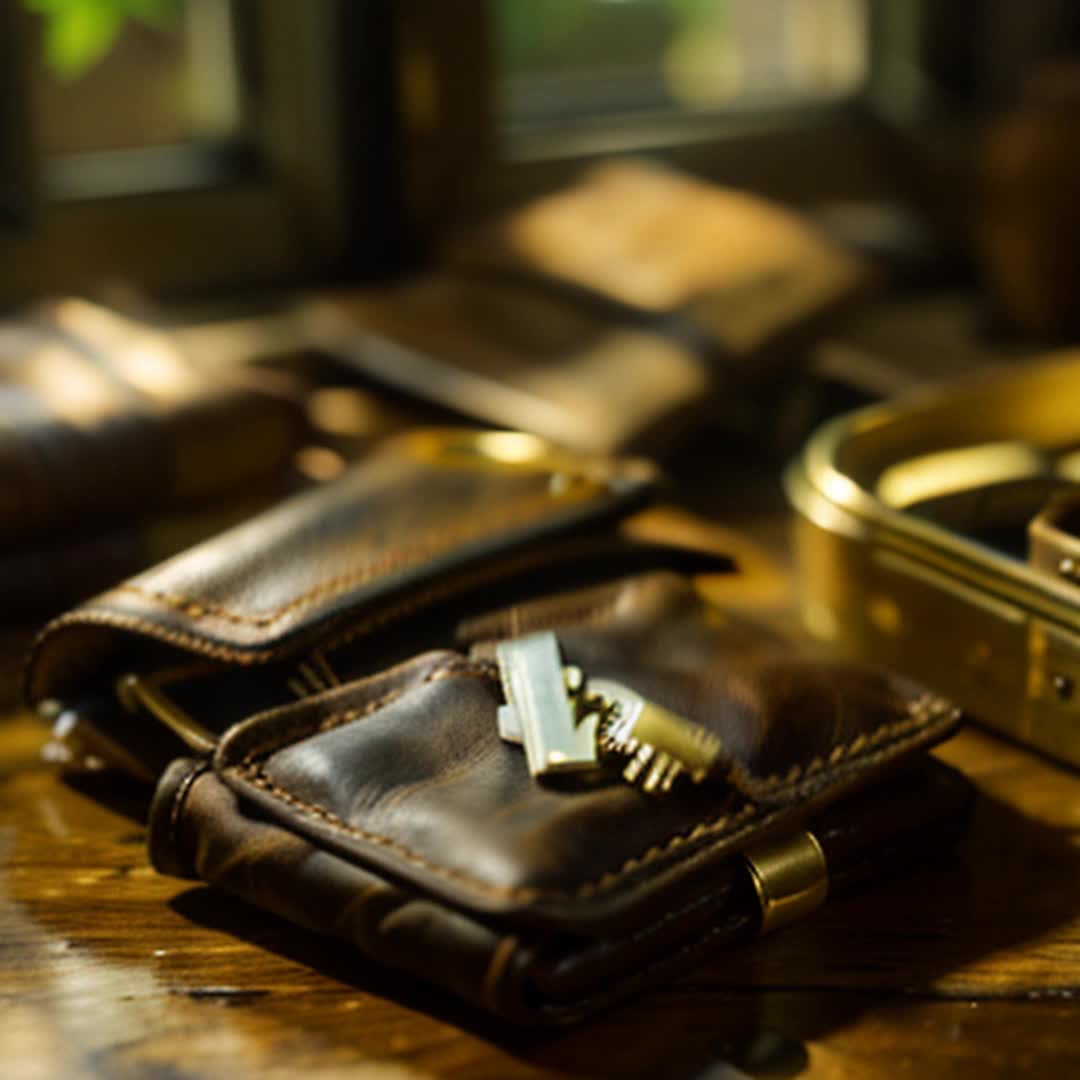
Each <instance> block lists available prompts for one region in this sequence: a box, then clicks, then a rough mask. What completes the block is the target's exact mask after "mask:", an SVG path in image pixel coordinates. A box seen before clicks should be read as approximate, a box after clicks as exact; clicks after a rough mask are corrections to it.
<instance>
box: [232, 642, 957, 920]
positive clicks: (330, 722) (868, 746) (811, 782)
mask: <svg viewBox="0 0 1080 1080" xmlns="http://www.w3.org/2000/svg"><path fill="white" fill-rule="evenodd" d="M454 663H455V662H451V663H450V664H446V665H442V666H440V667H438V668H435V669H434V670H433V671H431V672H429V673H428V674H427V675H426V676H425V677H424V679H423V680H422V682H424V683H426V682H430V681H434V680H435V679H436V678H450V677H453V676H454V675H455V674H458V672H456V671H453V670H450V669H451V668H452V667H453V664H454ZM412 688H413V687H412V686H408V687H401V688H398V689H396V690H394V691H392V692H390V693H389V694H386V695H384V696H383V697H382V698H380V699H378V701H377V702H371V703H369V705H370V706H371V708H370V709H369V710H367V711H366V712H365V715H370V713H372V712H375V711H377V710H378V709H379V708H382V707H384V706H385V705H387V704H389V703H390V702H391V701H393V700H395V699H396V698H398V697H400V696H401V695H402V694H404V693H405V692H407V691H408V690H410V689H412ZM918 705H919V702H914V703H912V705H911V706H909V712H908V715H907V716H905V717H902V718H901V719H899V720H893V721H890V722H887V723H886V724H882V725H881V726H880V727H878V728H876V729H875V730H874V731H873V732H871V733H861V734H860V735H858V736H856V737H855V738H854V739H852V740H851V741H850V742H849V743H846V744H836V745H834V746H833V748H832V749H831V751H830V753H829V762H830V764H831V765H832V768H831V769H830V768H829V766H827V765H825V764H822V765H821V766H820V767H819V768H818V769H815V770H814V772H813V774H812V777H803V776H802V774H801V772H800V773H799V774H798V775H796V776H795V777H794V778H792V774H791V773H788V774H787V775H785V776H782V777H775V776H774V777H766V778H764V779H763V780H761V781H759V783H761V784H764V785H767V786H768V788H769V790H770V791H771V792H772V793H773V795H774V796H779V795H799V794H804V793H805V792H806V789H807V788H808V787H810V788H811V789H813V788H824V787H825V786H827V785H828V784H829V783H830V782H831V781H836V780H839V779H841V778H843V777H844V776H845V775H847V774H849V773H851V772H852V771H854V769H855V768H856V767H858V766H861V765H869V766H872V765H874V764H875V763H877V762H879V761H881V760H882V759H884V758H887V757H889V756H890V755H892V754H897V753H899V752H900V751H901V750H902V749H903V748H904V747H905V746H907V745H909V744H912V743H917V742H919V741H920V739H921V738H923V737H927V738H929V737H932V736H933V735H935V734H945V733H946V732H947V731H948V730H949V729H950V728H951V727H952V726H953V725H954V724H955V723H956V720H957V716H956V715H954V714H952V713H946V714H943V715H935V714H932V713H929V712H923V713H920V712H917V711H914V710H915V709H916V707H917V706H918ZM351 712H352V710H345V711H344V712H343V713H340V714H335V715H333V716H331V717H326V718H324V719H323V721H322V722H321V723H320V725H319V729H318V730H319V731H329V730H332V729H333V728H335V727H337V726H340V725H342V724H345V723H348V722H349V720H350V719H354V718H355V717H352V716H350V715H349V714H350V713H351ZM311 734H313V732H308V733H307V734H303V733H300V734H299V735H297V734H296V733H293V737H294V738H307V737H309V736H310V735H311ZM892 735H895V736H896V738H895V739H894V740H893V741H892V742H886V743H885V745H879V744H881V743H882V742H884V741H885V740H886V739H888V738H889V737H890V736H892ZM286 741H288V740H286ZM273 752H274V750H273V749H271V750H269V751H265V752H264V755H263V756H265V754H266V753H273ZM258 756H259V755H258V754H250V755H248V757H247V758H245V759H244V760H243V761H241V762H239V763H237V764H235V765H230V766H227V767H226V768H225V769H224V772H227V773H231V774H232V775H233V776H234V777H236V778H238V779H239V780H241V781H246V782H247V783H250V784H252V785H253V786H254V787H257V788H259V789H260V790H261V791H264V792H265V793H266V794H267V795H269V796H270V797H272V798H274V799H276V800H278V801H279V802H282V803H284V804H285V805H287V806H290V807H292V808H293V809H294V810H296V811H298V812H300V813H304V814H307V815H308V816H314V817H317V818H319V819H320V820H321V821H323V822H324V823H325V824H326V825H328V826H330V827H331V828H333V829H335V830H337V831H339V832H343V833H345V834H346V835H349V836H353V837H355V838H357V839H360V840H362V841H364V842H365V843H370V844H374V845H376V846H378V847H383V848H386V849H387V850H390V851H392V852H394V853H395V854H396V855H398V856H399V857H400V858H402V859H404V860H405V861H406V862H409V863H412V864H413V865H415V866H418V867H419V868H421V869H423V870H425V871H427V872H430V873H432V874H435V875H436V876H440V877H443V878H445V879H446V880H449V881H452V882H456V883H459V884H461V885H463V886H466V887H467V888H469V889H471V890H472V891H473V892H475V893H476V894H478V895H481V896H483V895H487V896H491V897H495V898H499V899H512V900H518V901H522V902H526V903H529V902H536V901H543V900H549V901H560V900H572V899H579V898H583V897H589V896H596V895H600V894H602V893H605V892H608V891H610V890H612V889H613V888H615V887H617V886H618V885H619V884H621V883H622V882H623V880H625V879H626V878H628V877H630V876H631V875H633V874H634V873H636V872H637V871H640V870H641V869H643V868H644V867H646V866H649V865H651V864H652V863H654V862H656V861H657V860H660V859H663V858H665V857H666V856H669V855H671V854H672V853H673V852H674V851H675V850H676V849H678V848H680V847H682V846H684V845H689V844H692V843H695V842H697V841H699V840H703V839H705V838H706V837H709V838H713V839H720V838H728V839H732V838H737V837H738V836H741V835H743V834H745V833H746V832H748V831H749V830H750V829H751V828H754V827H757V826H758V825H760V824H761V823H762V822H764V821H767V820H768V819H769V817H770V816H776V814H777V813H779V809H778V808H770V809H769V810H766V811H765V812H763V813H759V815H758V816H757V817H756V818H754V819H753V820H752V821H750V822H748V824H747V825H746V826H744V827H742V828H738V827H737V826H738V825H739V824H740V823H741V822H742V821H743V820H745V819H747V818H752V817H753V815H754V814H755V811H758V810H759V809H760V808H759V807H757V806H756V805H755V804H754V803H752V802H747V803H745V804H744V805H743V806H742V807H741V808H740V809H739V810H737V811H735V812H734V813H731V814H724V815H722V816H720V817H719V818H716V819H714V820H712V821H709V822H699V823H698V824H697V825H695V826H694V827H693V828H692V829H691V830H690V831H689V832H686V833H677V834H675V835H674V836H672V837H670V838H669V839H668V840H666V841H664V842H663V843H662V844H659V845H653V846H652V847H650V848H648V849H647V850H645V851H644V852H642V853H641V854H640V855H637V856H632V857H631V858H629V859H627V860H626V861H625V862H624V863H623V864H622V866H620V867H619V868H618V869H616V870H614V871H607V872H606V873H604V874H602V875H601V876H600V877H599V878H596V879H595V880H593V881H589V882H585V883H583V884H582V885H580V886H578V887H577V888H576V889H574V890H572V891H561V890H555V889H540V888H537V887H535V886H503V885H495V884H493V883H491V882H487V881H483V880H481V879H478V878H475V877H473V876H472V875H471V874H468V873H466V872H465V871H462V870H458V869H457V868H454V867H447V866H444V865H442V864H440V863H434V862H431V861H430V860H429V859H427V858H426V857H425V856H423V855H420V854H419V853H418V852H415V851H413V850H412V849H411V848H409V847H408V846H407V845H405V844H402V843H400V842H399V841H396V840H394V839H392V838H390V837H387V836H383V835H381V834H379V833H373V832H370V831H369V830H366V829H362V828H360V827H359V826H356V825H353V824H351V823H350V822H347V821H345V820H344V819H342V818H341V817H340V816H338V815H337V814H335V813H334V812H333V811H331V810H329V809H327V808H326V807H324V806H321V805H318V804H315V803H309V802H306V801H305V800H303V799H300V798H299V797H298V796H296V795H295V794H294V793H293V792H291V791H289V790H288V789H286V788H284V787H282V786H281V785H279V784H278V783H276V781H274V780H273V779H271V778H270V777H269V776H267V775H266V773H265V772H264V771H263V770H262V768H261V766H260V765H259V763H258V762H257V761H256V760H254V759H255V758H256V757H258ZM815 760H817V759H815Z"/></svg>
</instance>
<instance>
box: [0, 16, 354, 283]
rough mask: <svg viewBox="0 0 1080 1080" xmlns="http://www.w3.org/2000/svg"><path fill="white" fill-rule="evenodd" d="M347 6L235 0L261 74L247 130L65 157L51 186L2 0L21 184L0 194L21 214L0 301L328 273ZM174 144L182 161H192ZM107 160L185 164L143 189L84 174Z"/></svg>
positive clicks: (342, 176) (334, 231)
mask: <svg viewBox="0 0 1080 1080" xmlns="http://www.w3.org/2000/svg"><path fill="white" fill-rule="evenodd" d="M347 4H348V0H327V2H320V3H305V4H286V3H280V2H274V0H256V2H255V3H245V4H240V3H235V2H234V3H233V11H234V14H235V16H236V17H238V18H240V19H242V20H243V22H242V24H241V25H242V27H243V29H244V30H246V31H248V34H247V35H246V37H245V44H246V45H249V46H250V53H251V55H250V56H249V57H247V59H249V60H250V61H251V62H252V67H253V70H254V71H255V72H257V75H258V83H257V101H256V107H255V108H254V109H253V110H252V111H251V113H250V114H249V115H248V116H247V117H246V120H247V121H248V123H247V127H248V130H249V131H250V139H249V140H246V141H245V142H244V143H242V144H240V145H239V146H235V145H232V144H230V145H229V146H228V147H223V146H202V145H200V144H195V145H194V146H193V147H190V148H184V149H183V150H177V149H174V148H166V149H165V150H153V149H148V150H145V151H142V150H139V151H122V152H117V153H116V154H109V155H92V156H91V157H88V158H87V159H86V160H85V161H84V162H83V163H82V164H83V165H85V166H87V169H86V170H84V172H85V173H86V175H84V176H83V177H80V176H79V175H78V174H79V172H80V163H79V161H78V159H76V158H73V159H71V160H70V162H61V163H60V165H59V169H54V170H52V183H51V184H50V176H49V172H50V170H49V169H48V168H46V167H44V164H43V163H42V162H41V161H40V159H39V158H38V156H37V155H36V153H35V150H34V147H33V146H32V138H31V136H30V134H29V133H30V131H31V122H30V115H31V114H30V106H31V102H30V101H29V97H28V94H27V83H28V80H27V79H26V57H25V54H24V53H23V52H21V51H20V47H19V46H20V43H19V41H18V37H17V35H14V34H9V33H6V31H7V30H8V29H10V28H12V27H16V26H17V24H18V19H17V18H16V16H17V14H18V13H17V11H16V10H15V0H0V29H3V30H4V31H5V33H4V35H3V37H2V39H0V42H2V43H3V45H4V46H6V52H7V53H8V54H9V55H7V56H5V55H3V54H4V53H5V48H4V47H0V60H5V59H8V60H12V61H13V63H12V64H11V65H10V66H8V65H7V64H5V70H7V71H8V72H9V73H10V74H9V78H10V79H12V80H13V81H14V82H15V84H16V85H15V86H14V87H13V93H12V94H11V95H10V97H7V96H6V99H7V100H9V101H10V102H12V103H13V106H14V107H13V108H11V109H10V110H9V112H8V115H7V116H6V117H3V118H2V119H0V139H3V140H5V141H3V142H0V155H2V156H0V161H2V162H3V165H4V167H5V175H7V176H9V177H14V178H15V184H14V185H13V187H15V188H16V190H15V191H14V192H13V193H12V194H11V195H10V196H8V195H7V193H6V192H0V200H3V202H0V206H3V205H6V204H7V203H8V202H10V203H11V207H12V210H13V211H14V212H15V213H17V214H18V217H19V219H20V220H21V221H22V222H23V227H21V228H3V227H0V300H2V301H3V302H11V303H21V302H24V301H26V300H28V299H30V298H33V297H36V296H40V295H42V294H47V293H54V294H55V293H61V292H87V291H91V292H93V291H98V290H100V289H101V288H103V287H105V288H107V287H108V285H109V284H110V283H113V282H125V283H128V282H130V283H133V284H135V285H137V287H138V288H139V289H140V290H146V291H147V292H149V293H153V294H158V295H162V294H164V295H184V294H196V293H209V292H212V291H216V290H221V289H236V288H241V287H243V288H251V287H255V288H258V287H265V286H270V285H280V284H283V283H293V282H300V281H311V280H313V279H318V278H319V277H320V276H324V275H326V274H327V273H329V271H330V268H331V267H333V266H335V265H336V264H338V263H340V262H341V261H342V260H343V259H344V257H345V252H346V247H347V243H348V229H347V227H346V225H347V219H348V216H349V200H348V192H347V179H346V177H347V170H346V169H345V168H344V167H343V154H344V148H343V145H342V141H343V140H342V132H343V130H344V122H343V117H342V110H343V94H342V93H341V92H340V83H341V77H342V69H343V64H344V60H345V57H346V53H347V50H346V49H345V48H344V47H343V43H342V41H341V36H340V30H341V25H342V21H343V18H344V14H343V12H344V9H345V7H346V6H347ZM20 64H21V66H20ZM170 154H172V155H173V157H174V161H173V162H172V167H171V169H170V165H169V161H168V157H169V155H170ZM178 154H179V155H180V156H186V157H187V158H188V159H189V160H188V162H187V164H188V166H190V167H189V168H187V169H186V171H185V170H184V169H178V165H179V162H178V161H176V160H175V158H176V156H177V155H178ZM9 162H10V168H9ZM155 163H156V164H155ZM110 167H111V168H113V169H114V171H116V170H119V171H120V172H121V173H123V171H124V170H125V169H126V170H127V172H128V174H129V175H132V176H134V175H136V172H134V171H133V170H138V169H142V170H143V174H144V175H146V174H147V173H148V172H149V173H150V174H152V173H153V171H154V169H155V168H156V169H157V170H158V173H159V175H168V174H169V173H170V172H171V174H172V175H174V176H175V174H176V173H177V171H179V172H180V173H181V174H182V175H181V176H180V178H179V180H178V181H177V182H174V183H173V184H171V185H169V186H166V185H164V184H159V185H158V186H157V187H156V188H149V189H145V190H140V189H139V186H138V184H136V185H134V187H133V188H131V187H129V189H128V190H126V191H125V190H121V189H120V186H119V185H116V184H113V185H111V190H110V185H109V184H108V183H97V184H96V185H95V183H94V182H93V180H92V177H90V174H92V173H94V171H95V169H96V170H97V175H98V177H99V179H100V178H101V176H102V175H104V176H105V177H106V178H107V175H108V169H109V168H110ZM65 168H66V169H67V171H68V173H69V176H68V182H67V183H64V182H63V171H64V169H65ZM103 170H104V173H103ZM58 175H59V176H60V179H61V182H60V183H59V184H58V183H57V177H58ZM87 177H90V182H89V183H86V182H85V181H86V180H87ZM80 186H81V187H82V188H83V189H84V190H82V191H80V190H79V188H80ZM50 187H51V188H52V191H51V193H50ZM95 188H96V190H95ZM50 195H51V197H50Z"/></svg>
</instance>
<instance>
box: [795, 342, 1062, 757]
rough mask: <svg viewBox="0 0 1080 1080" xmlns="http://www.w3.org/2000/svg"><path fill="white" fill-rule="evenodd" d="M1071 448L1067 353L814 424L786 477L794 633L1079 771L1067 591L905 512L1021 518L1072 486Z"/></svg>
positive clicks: (958, 532) (1055, 580) (945, 524)
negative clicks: (792, 532) (794, 571)
mask: <svg viewBox="0 0 1080 1080" xmlns="http://www.w3.org/2000/svg"><path fill="white" fill-rule="evenodd" d="M1078 446H1080V353H1077V352H1068V353H1063V354H1060V355H1058V356H1055V357H1052V358H1050V359H1049V360H1047V361H1045V362H1042V363H1038V364H1030V365H1026V366H1024V367H1022V368H1021V367H1017V368H1012V369H1007V370H1004V371H1000V372H993V373H989V374H985V375H981V376H979V377H976V378H972V379H967V380H963V381H960V382H955V383H952V384H949V385H945V386H940V387H935V388H932V389H931V390H929V391H924V392H922V393H920V394H917V395H913V396H911V397H910V398H905V399H901V400H899V401H897V402H891V403H886V404H883V405H876V406H872V407H871V408H868V409H864V410H860V411H859V412H856V413H853V414H851V415H849V416H847V417H843V418H840V419H838V420H835V421H832V422H831V423H829V424H827V425H825V426H824V427H823V428H821V429H820V430H819V431H818V432H817V433H816V434H815V435H814V436H813V437H812V438H811V439H810V441H809V442H808V444H807V446H806V447H805V449H804V452H803V454H802V456H801V457H800V458H799V459H798V461H796V462H795V464H794V465H792V467H791V468H790V469H789V470H788V472H787V475H786V478H785V481H786V487H787V492H788V497H789V499H790V501H791V502H792V504H793V505H794V507H795V508H796V509H797V511H798V518H797V524H796V552H797V558H798V563H799V570H800V574H799V578H800V589H801V603H802V612H803V618H804V621H805V623H806V626H807V628H808V629H809V630H810V631H811V632H812V633H814V634H815V635H817V636H819V637H821V638H824V639H827V640H828V641H830V642H832V643H833V644H834V645H835V646H836V647H837V648H838V649H839V650H840V651H842V652H844V653H846V654H848V655H850V656H854V657H857V658H862V659H867V660H871V661H873V662H875V663H878V664H882V665H886V666H889V667H892V668H894V669H895V670H897V671H900V672H903V673H905V674H908V675H910V676H912V677H915V678H917V679H919V680H920V681H921V682H923V683H925V684H926V685H927V686H929V687H930V688H932V689H933V690H935V691H937V692H939V693H941V694H944V695H946V696H948V697H950V698H952V699H953V700H954V701H956V702H957V703H958V704H959V705H961V706H963V707H964V709H965V710H966V711H968V712H969V713H970V714H971V716H972V717H973V718H974V719H976V720H979V721H981V722H983V723H985V724H988V725H990V726H991V727H993V728H996V729H997V730H999V731H1001V732H1003V733H1005V734H1006V735H1009V736H1011V737H1013V738H1016V739H1019V740H1021V741H1023V742H1025V743H1028V744H1029V745H1031V746H1034V747H1036V748H1037V749H1039V750H1041V751H1043V752H1045V753H1047V754H1050V755H1052V756H1054V757H1056V758H1058V759H1060V760H1062V761H1066V762H1068V763H1070V764H1072V765H1080V689H1078V690H1074V689H1073V688H1074V687H1078V688H1080V588H1078V587H1077V586H1076V585H1075V584H1073V583H1071V582H1070V581H1068V580H1065V579H1063V578H1062V577H1061V576H1060V575H1055V574H1049V573H1047V572H1045V571H1044V570H1040V569H1038V568H1036V567H1033V566H1031V565H1029V564H1028V563H1026V562H1024V561H1022V560H1021V559H1020V558H1017V557H1012V556H1010V555H1009V554H1007V553H1005V552H1003V551H1000V550H998V549H996V548H994V547H990V546H988V545H987V544H985V543H982V542H980V541H979V540H977V539H975V538H973V537H972V536H971V535H970V534H968V533H965V532H964V531H963V530H962V529H960V528H957V527H955V523H951V522H949V521H948V520H935V519H934V515H933V514H930V515H929V516H928V515H926V514H924V513H919V514H917V513H915V512H913V511H912V509H911V508H910V506H908V505H905V495H904V492H905V491H908V492H912V491H914V492H917V497H918V498H922V499H926V498H927V497H931V498H932V497H934V496H937V498H938V502H939V504H940V505H942V506H947V507H949V513H948V514H946V515H944V517H945V518H946V519H948V517H949V515H950V514H951V515H952V516H953V517H955V516H956V515H958V514H959V515H960V516H961V517H962V516H963V514H964V513H968V512H973V511H972V508H973V507H975V506H976V501H977V500H980V499H981V500H982V502H981V504H980V505H983V506H985V505H986V502H987V500H986V492H987V491H988V490H992V491H994V492H996V494H994V496H993V497H994V498H995V499H997V500H998V501H999V502H1001V503H1002V505H1004V506H1006V508H1007V509H1008V508H1010V504H1011V510H1012V512H1013V513H1014V514H1016V515H1018V516H1020V517H1025V516H1034V513H1035V512H1036V511H1037V509H1038V500H1040V499H1043V498H1045V497H1047V492H1048V491H1050V490H1052V488H1053V487H1054V485H1055V484H1066V483H1076V482H1077V480H1078V479H1080V478H1078V477H1077V476H1076V475H1074V474H1075V473H1076V471H1077V453H1076V448H1077V447H1078ZM957 466H959V468H958V467H957ZM883 478H884V480H885V482H884V483H883ZM965 484H968V485H970V487H969V488H968V490H966V491H965ZM914 497H915V496H913V498H914ZM1025 498H1027V499H1029V500H1030V501H1032V505H1031V506H1029V507H1026V508H1024V507H1023V506H1022V504H1023V501H1024V499H1025ZM965 500H967V502H965Z"/></svg>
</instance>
